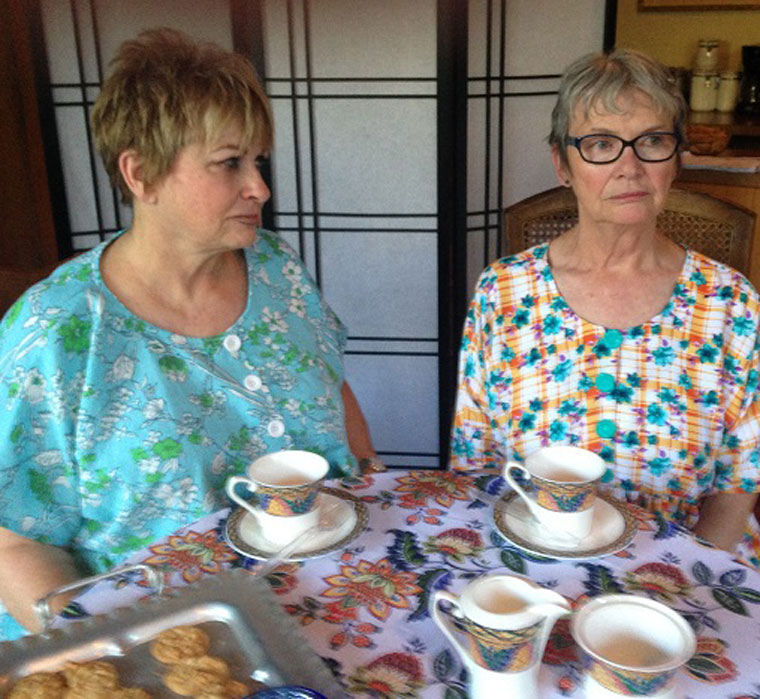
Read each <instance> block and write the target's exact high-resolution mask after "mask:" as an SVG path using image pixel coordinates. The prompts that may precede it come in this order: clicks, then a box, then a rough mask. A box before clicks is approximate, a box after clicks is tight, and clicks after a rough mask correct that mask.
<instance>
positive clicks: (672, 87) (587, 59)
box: [549, 49, 688, 164]
mask: <svg viewBox="0 0 760 699" xmlns="http://www.w3.org/2000/svg"><path fill="white" fill-rule="evenodd" d="M632 90H641V91H642V92H644V93H645V94H646V95H648V96H649V98H650V99H651V100H652V106H653V107H654V108H655V109H656V110H658V111H661V112H663V113H664V114H666V115H667V116H668V117H669V118H671V119H672V120H673V130H674V131H675V132H676V134H678V137H679V139H680V140H681V142H682V143H683V142H684V129H685V123H686V116H687V113H688V110H687V107H686V101H685V100H684V98H683V95H682V94H681V91H680V90H679V89H678V86H677V85H676V84H675V82H674V81H673V80H672V79H671V77H670V74H669V73H668V69H667V68H665V66H663V65H662V64H661V63H658V62H657V61H655V60H654V59H653V58H650V57H649V56H647V55H646V54H643V53H641V52H639V51H634V50H632V49H615V50H614V51H612V52H611V53H589V54H586V55H585V56H581V57H580V58H579V59H577V60H576V61H574V62H573V63H571V64H570V65H569V66H568V67H567V68H566V69H565V72H564V73H563V74H562V79H561V81H560V85H559V94H558V95H557V103H556V104H555V105H554V109H553V110H552V130H551V133H550V134H549V143H550V144H551V145H552V146H556V147H557V148H558V150H559V155H560V158H561V160H562V162H563V163H565V164H567V146H566V145H565V139H566V138H567V136H568V133H569V130H570V120H571V119H572V117H573V114H574V113H575V109H576V108H577V107H578V105H582V106H583V109H584V110H585V114H586V116H588V115H589V113H590V112H591V110H592V109H593V108H594V107H596V106H597V105H601V106H603V107H604V108H605V109H606V110H607V111H608V112H610V113H612V114H619V113H620V108H619V107H618V105H617V101H618V98H619V97H620V95H621V94H624V93H627V92H630V91H632Z"/></svg>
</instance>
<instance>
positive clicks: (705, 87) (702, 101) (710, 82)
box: [689, 70, 719, 112]
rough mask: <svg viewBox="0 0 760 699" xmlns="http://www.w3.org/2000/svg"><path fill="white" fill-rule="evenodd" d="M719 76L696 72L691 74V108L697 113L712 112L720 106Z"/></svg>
mask: <svg viewBox="0 0 760 699" xmlns="http://www.w3.org/2000/svg"><path fill="white" fill-rule="evenodd" d="M718 82H719V78H718V74H717V73H716V72H714V71H709V70H695V71H693V72H692V74H691V90H690V95H689V106H690V107H691V108H692V110H694V111H695V112H710V111H712V110H714V109H715V108H716V107H717V106H718Z"/></svg>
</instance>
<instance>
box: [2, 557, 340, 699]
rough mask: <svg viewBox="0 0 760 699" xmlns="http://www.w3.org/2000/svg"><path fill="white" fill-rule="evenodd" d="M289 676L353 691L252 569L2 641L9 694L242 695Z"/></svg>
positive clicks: (127, 698)
mask: <svg viewBox="0 0 760 699" xmlns="http://www.w3.org/2000/svg"><path fill="white" fill-rule="evenodd" d="M284 685H297V686H300V687H303V688H306V689H308V690H310V691H313V692H314V696H320V695H324V696H327V697H330V698H331V699H334V698H335V699H337V698H339V697H342V696H344V694H343V690H342V689H341V687H340V685H338V683H337V682H336V680H335V679H334V677H333V676H332V674H331V673H330V671H329V669H328V668H327V666H326V665H325V664H324V662H322V660H321V659H320V658H319V656H317V655H316V653H314V652H313V651H312V650H311V649H310V648H309V646H308V644H307V643H306V642H305V641H304V639H303V637H302V636H301V635H300V632H299V630H298V627H297V625H296V623H295V622H294V621H293V620H292V619H291V618H290V617H288V616H287V615H286V614H285V612H284V611H283V610H282V608H281V606H280V604H279V603H278V601H277V599H276V598H275V597H274V593H273V592H272V590H271V589H270V587H269V585H268V584H267V583H266V581H265V580H263V579H261V578H260V577H258V576H256V575H252V574H251V573H250V572H248V571H245V570H243V569H234V570H229V571H225V572H224V573H220V574H219V575H216V576H213V577H209V578H205V579H204V580H202V581H200V582H198V583H196V584H195V585H191V586H188V587H183V588H179V589H177V590H174V591H172V592H171V593H169V594H167V595H161V596H153V597H149V598H147V599H146V600H145V602H144V603H141V604H139V605H137V606H136V607H132V608H128V609H118V610H115V611H114V612H112V613H110V614H107V615H102V616H97V617H92V618H88V619H85V620H82V621H78V622H76V623H71V624H68V625H66V626H64V627H62V628H57V629H53V630H52V631H49V632H47V633H45V634H38V635H35V636H27V637H24V638H21V639H19V640H17V641H5V642H0V696H3V697H7V698H9V699H28V698H30V697H35V698H37V699H41V698H43V697H44V698H45V699H57V698H58V697H61V698H63V697H66V699H78V698H79V697H82V699H84V698H87V699H99V698H100V697H103V698H105V697H108V699H150V698H156V699H168V698H171V699H176V698H177V697H204V698H206V699H243V697H249V696H252V697H255V696H256V695H257V694H258V693H260V692H262V691H265V690H269V689H276V688H279V687H282V686H284ZM264 696H267V695H266V694H264ZM275 696H277V695H275ZM307 696H308V695H307Z"/></svg>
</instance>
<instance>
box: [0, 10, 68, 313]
mask: <svg viewBox="0 0 760 699" xmlns="http://www.w3.org/2000/svg"><path fill="white" fill-rule="evenodd" d="M38 11H39V8H38V7H37V3H36V2H28V0H5V2H4V3H3V28H2V31H0V65H1V66H3V69H2V70H0V207H1V209H0V210H1V211H2V215H0V314H2V313H4V312H5V310H7V308H8V307H9V306H10V305H11V304H12V303H13V301H14V300H15V299H16V298H17V297H18V296H19V295H20V294H21V292H22V291H24V289H26V288H27V287H28V286H30V285H31V284H33V283H34V282H36V281H37V280H39V279H41V278H42V277H44V276H46V275H47V274H48V273H49V272H50V270H51V269H53V268H54V267H55V266H56V264H57V262H58V259H59V252H58V245H57V242H56V233H55V224H54V220H53V214H52V207H51V201H50V190H49V185H48V170H47V166H46V162H45V152H44V147H43V138H42V131H41V127H40V116H39V103H38V99H37V84H38V82H37V78H38V72H37V71H36V70H35V55H34V52H35V51H37V52H39V51H43V50H44V47H42V46H39V45H35V42H39V41H40V39H41V34H40V33H39V32H35V31H34V27H33V23H34V22H35V21H36V18H35V15H34V12H38ZM38 55H39V54H38Z"/></svg>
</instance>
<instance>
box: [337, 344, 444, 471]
mask: <svg viewBox="0 0 760 699" xmlns="http://www.w3.org/2000/svg"><path fill="white" fill-rule="evenodd" d="M345 363H346V378H347V379H348V381H349V383H350V384H351V388H352V389H353V391H354V393H355V394H356V397H357V399H358V401H359V404H360V405H361V406H362V411H363V412H364V413H365V416H366V417H367V420H368V422H369V425H370V430H371V432H372V441H373V443H374V445H375V448H376V449H377V450H378V451H380V452H383V451H397V452H398V451H400V452H425V453H437V452H438V419H437V416H438V359H437V358H436V357H399V356H382V355H352V354H349V355H346V358H345ZM401 458H403V457H389V459H388V460H389V461H395V460H397V459H401ZM429 462H430V463H431V465H432V464H435V459H434V458H433V457H429Z"/></svg>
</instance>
